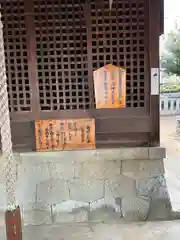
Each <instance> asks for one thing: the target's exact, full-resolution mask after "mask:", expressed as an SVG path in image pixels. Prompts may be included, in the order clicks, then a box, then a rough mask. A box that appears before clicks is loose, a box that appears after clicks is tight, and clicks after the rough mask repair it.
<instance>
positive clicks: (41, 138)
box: [35, 119, 95, 152]
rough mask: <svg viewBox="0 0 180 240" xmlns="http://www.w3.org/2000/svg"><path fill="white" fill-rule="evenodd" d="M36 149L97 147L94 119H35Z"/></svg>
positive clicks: (42, 150)
mask: <svg viewBox="0 0 180 240" xmlns="http://www.w3.org/2000/svg"><path fill="white" fill-rule="evenodd" d="M35 134H36V150H37V151H41V152H44V151H52V150H70V149H88V148H90V149H92V148H95V121H94V119H73V120H40V121H35Z"/></svg>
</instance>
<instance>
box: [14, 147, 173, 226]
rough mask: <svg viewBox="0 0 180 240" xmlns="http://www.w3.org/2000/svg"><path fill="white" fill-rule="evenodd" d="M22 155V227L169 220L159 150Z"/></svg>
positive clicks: (20, 171)
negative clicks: (23, 225)
mask: <svg viewBox="0 0 180 240" xmlns="http://www.w3.org/2000/svg"><path fill="white" fill-rule="evenodd" d="M20 156H21V159H20V160H19V173H18V186H17V197H18V200H19V202H20V204H21V208H22V209H23V218H24V223H25V224H33V225H39V224H52V223H71V222H108V221H110V222H112V221H120V220H125V221H144V220H160V219H161V220H167V219H170V218H171V204H170V200H169V194H168V191H167V186H166V181H165V178H164V164H163V158H164V157H165V149H163V148H133V149H131V148H123V149H109V150H84V151H62V152H51V153H29V154H25V153H23V154H20Z"/></svg>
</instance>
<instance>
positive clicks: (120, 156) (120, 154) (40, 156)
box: [13, 147, 166, 163]
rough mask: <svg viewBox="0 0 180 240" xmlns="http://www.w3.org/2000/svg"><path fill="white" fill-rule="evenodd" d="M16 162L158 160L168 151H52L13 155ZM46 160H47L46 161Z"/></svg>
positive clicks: (150, 149) (125, 149)
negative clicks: (24, 160) (23, 159)
mask: <svg viewBox="0 0 180 240" xmlns="http://www.w3.org/2000/svg"><path fill="white" fill-rule="evenodd" d="M13 155H14V157H15V160H16V161H17V162H19V163H21V157H22V158H24V157H28V159H29V160H30V159H31V158H34V157H35V158H36V163H38V162H39V163H43V162H44V161H45V162H47V161H48V160H50V161H52V160H53V159H54V160H58V161H60V160H61V159H64V158H71V160H73V159H77V158H79V157H80V158H81V160H80V161H82V160H83V161H87V160H90V159H93V160H101V159H102V160H108V161H111V160H112V161H114V160H120V161H122V160H153V159H154V160H157V159H164V158H165V157H166V149H165V148H164V147H139V148H111V149H84V150H71V151H52V152H24V153H15V152H14V153H13ZM44 158H46V159H44Z"/></svg>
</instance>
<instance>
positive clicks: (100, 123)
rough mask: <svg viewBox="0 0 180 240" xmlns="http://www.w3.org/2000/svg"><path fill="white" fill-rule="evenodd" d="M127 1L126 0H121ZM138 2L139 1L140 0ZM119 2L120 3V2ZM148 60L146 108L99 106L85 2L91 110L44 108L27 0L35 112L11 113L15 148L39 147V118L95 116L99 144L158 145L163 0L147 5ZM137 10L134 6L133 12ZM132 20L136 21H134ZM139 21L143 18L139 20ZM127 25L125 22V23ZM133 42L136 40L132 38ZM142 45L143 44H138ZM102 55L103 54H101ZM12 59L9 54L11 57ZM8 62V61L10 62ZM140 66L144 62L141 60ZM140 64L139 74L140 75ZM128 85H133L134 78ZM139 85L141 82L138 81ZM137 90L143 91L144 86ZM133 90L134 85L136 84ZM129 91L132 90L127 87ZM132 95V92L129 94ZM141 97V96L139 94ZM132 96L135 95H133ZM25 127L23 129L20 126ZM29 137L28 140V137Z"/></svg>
mask: <svg viewBox="0 0 180 240" xmlns="http://www.w3.org/2000/svg"><path fill="white" fill-rule="evenodd" d="M0 1H1V2H3V1H4V0H0ZM134 1H135V0H134ZM121 2H123V0H121ZM137 2H138V1H137ZM116 4H117V2H116ZM145 5H146V7H145V15H146V16H147V17H146V20H145V21H146V22H145V28H146V30H145V44H144V48H145V62H146V64H145V65H146V66H145V67H146V69H145V72H146V75H144V77H145V79H144V90H145V92H144V107H127V108H124V109H95V108H94V105H93V104H94V103H93V102H94V101H93V100H92V99H93V96H94V93H93V91H92V88H93V83H92V81H91V79H92V71H93V67H92V65H93V63H94V60H93V45H92V34H93V33H92V27H91V24H90V19H91V16H90V14H89V11H90V5H89V3H88V2H87V3H86V4H85V5H84V9H82V11H84V14H85V23H86V26H87V53H88V54H87V56H88V59H87V61H88V82H89V88H90V89H91V91H90V94H91V95H90V98H91V101H90V103H89V104H90V106H91V107H90V109H73V110H71V109H66V110H59V111H52V110H49V111H41V109H40V103H39V89H38V83H37V81H38V76H37V64H36V63H37V58H36V44H37V43H36V39H35V25H34V20H33V11H34V7H33V4H32V0H31V1H30V0H24V11H25V15H24V17H25V25H26V37H27V47H28V67H29V71H28V72H29V82H30V87H31V89H32V95H31V100H32V104H31V111H30V112H23V111H16V112H11V114H10V116H11V123H12V138H13V145H14V148H15V149H17V150H18V151H34V150H35V131H34V121H35V120H48V119H51V120H63V119H78V118H94V119H95V128H96V147H97V148H107V147H124V146H125V147H131V146H158V145H159V141H160V140H159V95H158V94H157V95H153V96H152V95H151V86H150V85H151V84H150V83H151V76H150V72H151V68H159V54H158V53H159V35H160V34H161V33H162V30H163V28H162V26H163V21H162V16H163V10H162V7H163V0H158V1H157V0H149V4H145ZM117 6H118V5H117ZM132 11H133V10H131V9H130V14H131V15H132V14H133V12H132ZM131 21H132V20H131ZM138 21H139V20H138ZM158 23H159V24H158ZM124 24H125V23H124ZM129 41H130V44H133V42H132V39H130V40H129ZM137 47H138V48H140V46H139V45H137ZM110 53H111V54H112V47H111V48H110ZM98 54H99V55H100V53H98ZM7 58H8V56H7ZM7 64H8V63H7ZM137 64H138V65H137V66H139V64H140V62H139V60H138V61H137ZM140 75H141V72H140V67H139V69H138V73H137V76H139V77H140ZM127 84H130V85H131V86H132V84H133V81H132V79H131V81H130V82H129V83H127ZM137 84H140V83H138V82H137ZM141 87H142V86H140V85H138V86H137V91H138V93H140V88H141ZM132 89H133V87H132ZM127 91H128V90H127ZM129 96H130V95H129ZM139 96H140V95H139ZM131 97H133V95H132V94H131ZM132 104H133V103H132ZM19 128H23V131H18V130H17V129H19ZM24 139H25V140H24Z"/></svg>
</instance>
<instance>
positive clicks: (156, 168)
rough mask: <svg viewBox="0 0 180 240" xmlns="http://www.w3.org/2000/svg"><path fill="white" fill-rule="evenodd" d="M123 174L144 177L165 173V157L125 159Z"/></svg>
mask: <svg viewBox="0 0 180 240" xmlns="http://www.w3.org/2000/svg"><path fill="white" fill-rule="evenodd" d="M122 174H123V175H125V176H127V177H130V178H133V179H143V178H150V177H155V176H159V175H162V174H164V163H163V159H160V160H155V159H154V160H136V161H134V160H124V161H122Z"/></svg>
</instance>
